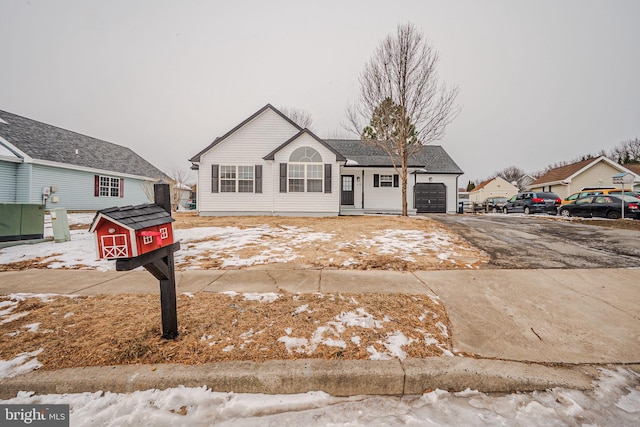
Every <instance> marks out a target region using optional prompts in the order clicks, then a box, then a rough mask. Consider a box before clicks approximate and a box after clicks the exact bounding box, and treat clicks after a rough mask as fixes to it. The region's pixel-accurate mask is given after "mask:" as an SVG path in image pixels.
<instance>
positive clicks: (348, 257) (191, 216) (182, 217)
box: [174, 212, 488, 271]
mask: <svg viewBox="0 0 640 427" xmlns="http://www.w3.org/2000/svg"><path fill="white" fill-rule="evenodd" d="M174 217H175V219H176V222H175V223H174V227H175V228H176V229H187V228H197V227H220V228H223V227H237V228H240V229H247V228H257V227H260V228H266V227H268V229H269V230H275V232H271V233H269V232H267V233H266V234H265V235H263V237H262V238H261V239H260V240H259V241H255V242H254V243H252V244H250V245H246V246H244V247H239V248H230V249H227V250H225V251H224V252H217V253H212V252H208V253H206V254H203V255H201V256H196V257H193V256H191V257H188V259H185V260H182V261H181V262H180V263H179V264H178V265H177V268H178V269H185V268H194V267H195V268H202V269H206V268H225V267H223V265H224V264H223V260H224V259H225V258H231V257H232V256H234V255H235V256H236V257H239V258H240V259H249V258H251V257H252V256H256V255H260V254H262V253H263V252H265V251H267V252H268V251H270V250H271V249H272V248H274V247H284V246H286V247H287V248H288V249H291V250H293V251H294V252H295V254H296V255H297V258H296V259H295V261H293V263H294V264H296V266H297V267H298V268H331V269H350V270H353V269H356V270H400V271H416V270H441V269H461V268H462V269H464V268H476V267H478V266H479V265H481V264H482V263H483V262H486V261H487V260H488V257H487V256H486V254H484V253H483V252H481V251H480V250H478V249H477V248H475V247H473V246H471V245H470V244H469V243H468V242H467V241H466V240H465V239H464V238H462V237H461V236H459V235H457V234H456V233H455V232H453V231H452V230H450V229H449V228H448V227H446V226H445V225H443V224H441V223H440V222H437V221H434V220H431V219H428V218H424V217H417V218H416V217H401V216H392V215H372V216H357V217H354V216H344V217H326V218H313V217H277V216H276V217H273V216H247V217H200V216H198V215H197V214H196V213H192V212H189V213H184V212H178V213H176V214H174ZM292 227H295V228H297V229H300V234H301V235H303V234H304V233H330V234H331V235H332V236H331V238H330V239H329V240H325V241H317V240H316V241H313V240H309V241H307V240H305V239H301V240H300V241H293V240H292V239H291V234H290V233H289V234H286V233H278V231H279V230H289V229H291V228H292ZM390 230H392V231H407V232H408V233H412V232H415V231H419V232H422V233H423V234H424V236H425V238H424V242H425V244H426V242H427V240H428V239H429V238H430V237H431V236H446V237H447V239H448V241H447V242H439V243H438V244H437V245H436V246H437V247H436V248H433V249H425V248H424V247H423V248H420V249H417V250H416V252H407V250H405V249H403V248H402V247H399V248H391V247H390V246H389V245H386V244H384V243H371V241H372V240H373V239H376V238H380V236H382V235H384V233H387V232H389V231H390ZM397 239H398V240H402V239H403V237H401V236H400V237H397ZM205 240H207V239H198V240H192V241H187V242H183V248H187V247H189V245H193V244H196V243H199V242H202V241H205ZM211 240H214V239H211ZM443 252H447V253H449V254H452V255H451V256H450V257H449V258H448V259H446V260H443V259H441V258H440V257H441V255H442V253H443ZM216 260H217V262H216ZM226 268H246V267H237V266H233V267H226Z"/></svg>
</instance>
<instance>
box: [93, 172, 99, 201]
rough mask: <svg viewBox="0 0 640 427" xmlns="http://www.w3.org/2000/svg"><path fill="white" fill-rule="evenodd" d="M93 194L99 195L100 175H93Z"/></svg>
mask: <svg viewBox="0 0 640 427" xmlns="http://www.w3.org/2000/svg"><path fill="white" fill-rule="evenodd" d="M93 195H94V196H95V197H100V176H99V175H94V176H93Z"/></svg>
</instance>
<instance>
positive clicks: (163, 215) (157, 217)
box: [89, 203, 175, 232]
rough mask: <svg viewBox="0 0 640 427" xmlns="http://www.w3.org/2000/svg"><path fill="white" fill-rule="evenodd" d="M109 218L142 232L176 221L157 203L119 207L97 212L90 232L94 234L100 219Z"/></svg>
mask: <svg viewBox="0 0 640 427" xmlns="http://www.w3.org/2000/svg"><path fill="white" fill-rule="evenodd" d="M100 217H107V218H109V219H111V220H112V221H114V222H117V223H119V224H121V225H123V226H125V227H127V228H131V229H133V230H141V229H143V228H148V227H152V226H155V225H162V224H168V223H170V222H173V221H175V220H174V219H173V218H172V217H171V215H170V214H169V212H167V211H165V210H164V209H163V208H162V207H160V206H158V205H156V204H155V203H147V204H144V205H137V206H118V207H113V208H108V209H102V210H99V211H98V212H96V216H95V217H94V218H93V222H92V223H91V228H90V229H89V231H91V232H93V231H94V230H95V227H96V226H97V225H98V218H100Z"/></svg>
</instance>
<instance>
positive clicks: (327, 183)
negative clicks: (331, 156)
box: [324, 163, 331, 193]
mask: <svg viewBox="0 0 640 427" xmlns="http://www.w3.org/2000/svg"><path fill="white" fill-rule="evenodd" d="M324 192H325V193H331V164H330V163H326V164H325V165H324Z"/></svg>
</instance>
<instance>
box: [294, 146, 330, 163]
mask: <svg viewBox="0 0 640 427" xmlns="http://www.w3.org/2000/svg"><path fill="white" fill-rule="evenodd" d="M289 162H310V163H322V156H321V155H320V153H318V151H317V150H315V149H313V148H311V147H300V148H296V149H295V150H294V151H293V153H291V156H289Z"/></svg>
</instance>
